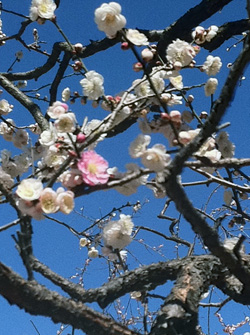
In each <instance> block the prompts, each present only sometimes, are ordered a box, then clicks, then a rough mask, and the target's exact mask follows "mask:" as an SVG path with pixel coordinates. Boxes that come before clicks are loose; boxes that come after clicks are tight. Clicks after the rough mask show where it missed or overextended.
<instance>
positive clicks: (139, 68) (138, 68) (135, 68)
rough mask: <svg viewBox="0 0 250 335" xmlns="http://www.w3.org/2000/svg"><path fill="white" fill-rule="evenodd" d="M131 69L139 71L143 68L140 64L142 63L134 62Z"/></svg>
mask: <svg viewBox="0 0 250 335" xmlns="http://www.w3.org/2000/svg"><path fill="white" fill-rule="evenodd" d="M133 70H134V71H135V72H140V71H141V70H143V65H142V63H140V62H137V63H135V64H134V65H133Z"/></svg>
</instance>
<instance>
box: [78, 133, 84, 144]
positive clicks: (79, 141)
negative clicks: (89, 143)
mask: <svg viewBox="0 0 250 335" xmlns="http://www.w3.org/2000/svg"><path fill="white" fill-rule="evenodd" d="M85 140H86V136H85V135H84V134H83V133H79V134H77V136H76V141H77V143H83V142H84V141H85Z"/></svg>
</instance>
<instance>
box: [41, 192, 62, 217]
mask: <svg viewBox="0 0 250 335" xmlns="http://www.w3.org/2000/svg"><path fill="white" fill-rule="evenodd" d="M39 200H40V206H41V209H42V211H43V212H44V213H46V214H50V213H56V212H57V211H58V209H59V206H58V203H57V193H56V192H55V191H54V190H52V188H50V187H46V188H45V189H43V191H42V192H41V194H40V198H39Z"/></svg>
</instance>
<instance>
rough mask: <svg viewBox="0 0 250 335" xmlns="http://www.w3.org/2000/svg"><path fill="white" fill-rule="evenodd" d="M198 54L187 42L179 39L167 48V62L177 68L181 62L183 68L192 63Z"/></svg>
mask: <svg viewBox="0 0 250 335" xmlns="http://www.w3.org/2000/svg"><path fill="white" fill-rule="evenodd" d="M195 55H196V53H195V50H194V48H193V47H192V46H191V45H190V44H189V43H187V42H185V41H182V40H180V39H177V40H175V41H173V42H172V43H171V44H169V46H168V48H167V60H168V61H169V62H170V63H172V64H173V66H175V63H176V62H179V63H180V64H181V66H182V67H183V66H187V65H189V64H190V63H191V61H192V60H193V58H194V57H195Z"/></svg>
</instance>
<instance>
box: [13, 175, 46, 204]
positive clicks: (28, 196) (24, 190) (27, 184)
mask: <svg viewBox="0 0 250 335" xmlns="http://www.w3.org/2000/svg"><path fill="white" fill-rule="evenodd" d="M42 190H43V184H42V182H41V181H40V180H38V179H35V178H29V179H23V180H22V181H21V183H20V184H19V185H18V187H17V190H16V194H17V195H18V196H19V197H20V198H21V199H23V200H28V201H32V200H36V199H38V198H39V197H40V195H41V193H42Z"/></svg>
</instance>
